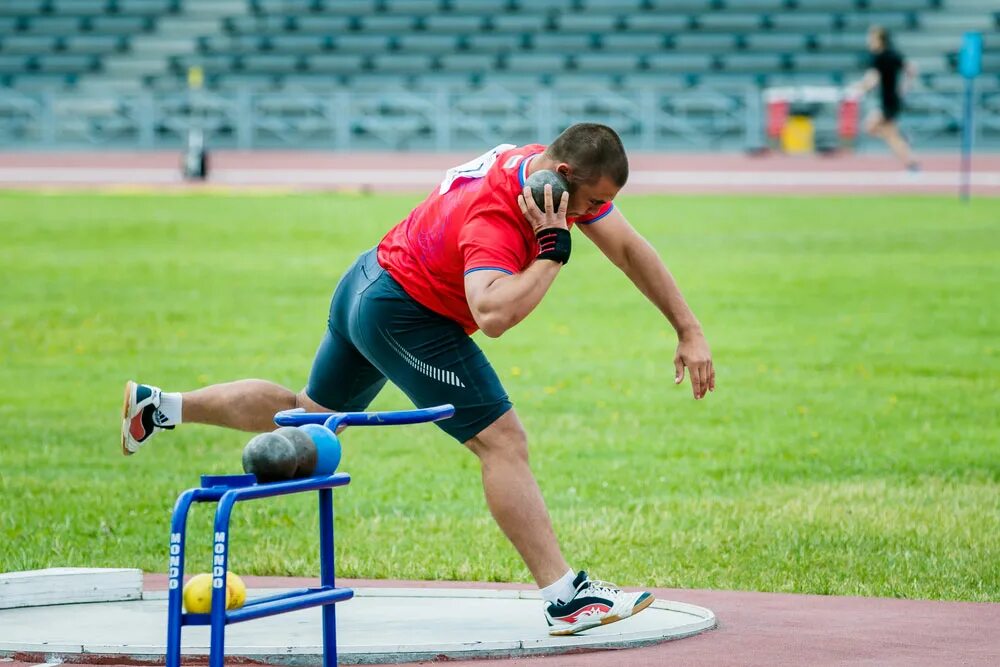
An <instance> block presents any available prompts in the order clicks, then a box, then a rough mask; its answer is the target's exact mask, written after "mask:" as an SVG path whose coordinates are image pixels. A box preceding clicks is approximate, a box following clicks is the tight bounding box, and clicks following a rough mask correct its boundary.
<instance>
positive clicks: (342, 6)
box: [317, 0, 379, 16]
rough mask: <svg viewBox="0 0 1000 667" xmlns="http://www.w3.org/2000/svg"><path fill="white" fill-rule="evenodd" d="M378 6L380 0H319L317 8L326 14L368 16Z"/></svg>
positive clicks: (376, 9)
mask: <svg viewBox="0 0 1000 667" xmlns="http://www.w3.org/2000/svg"><path fill="white" fill-rule="evenodd" d="M378 7H379V2H378V0H323V1H322V2H319V1H318V0H317V9H318V11H319V13H320V14H322V15H324V16H330V15H338V16H367V15H368V14H372V13H374V12H376V11H378Z"/></svg>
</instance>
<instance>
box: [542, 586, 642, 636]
mask: <svg viewBox="0 0 1000 667" xmlns="http://www.w3.org/2000/svg"><path fill="white" fill-rule="evenodd" d="M573 586H574V587H575V588H576V593H575V594H574V595H573V597H572V598H571V599H570V600H569V601H568V602H565V603H564V602H562V601H561V600H560V601H559V602H553V603H546V605H545V620H546V621H548V624H549V634H550V635H574V634H576V633H578V632H583V631H584V630H589V629H590V628H596V627H597V626H599V625H607V624H608V623H614V622H615V621H620V620H622V619H623V618H628V617H629V616H634V615H635V614H638V613H639V612H640V611H642V610H643V609H645V608H646V607H648V606H649V605H651V604H653V600H654V599H655V598H654V597H653V595H652V593H647V592H645V591H642V592H639V593H626V592H625V591H623V590H622V589H620V588H618V587H617V586H615V585H614V584H609V583H608V582H606V581H597V580H596V579H589V578H588V577H587V573H586V572H580V573H579V574H578V575H576V579H574V580H573Z"/></svg>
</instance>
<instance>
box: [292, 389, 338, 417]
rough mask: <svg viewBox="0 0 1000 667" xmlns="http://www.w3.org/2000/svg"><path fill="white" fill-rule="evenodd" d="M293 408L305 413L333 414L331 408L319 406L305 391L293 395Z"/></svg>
mask: <svg viewBox="0 0 1000 667" xmlns="http://www.w3.org/2000/svg"><path fill="white" fill-rule="evenodd" d="M295 407H296V408H303V409H305V411H306V412H333V409H332V408H328V407H326V406H324V405H320V404H319V403H317V402H316V401H314V400H312V399H311V398H309V394H307V393H306V390H305V389H303V390H302V391H300V392H299V393H297V394H296V395H295Z"/></svg>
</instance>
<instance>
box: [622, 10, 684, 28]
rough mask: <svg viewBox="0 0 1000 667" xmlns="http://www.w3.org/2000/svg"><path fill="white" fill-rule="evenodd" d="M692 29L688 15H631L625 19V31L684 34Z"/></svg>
mask: <svg viewBox="0 0 1000 667" xmlns="http://www.w3.org/2000/svg"><path fill="white" fill-rule="evenodd" d="M690 27H691V17H690V16H688V15H686V14H675V13H668V14H630V15H628V16H626V17H625V26H624V29H625V30H629V31H634V32H682V31H684V30H688V29H690Z"/></svg>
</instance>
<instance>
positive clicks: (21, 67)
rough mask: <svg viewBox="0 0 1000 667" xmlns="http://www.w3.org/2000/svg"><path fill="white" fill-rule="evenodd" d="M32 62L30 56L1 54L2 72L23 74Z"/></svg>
mask: <svg viewBox="0 0 1000 667" xmlns="http://www.w3.org/2000/svg"><path fill="white" fill-rule="evenodd" d="M30 64H31V58H30V57H29V56H26V55H7V54H0V74H23V73H25V72H27V71H28V67H29V66H30Z"/></svg>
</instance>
